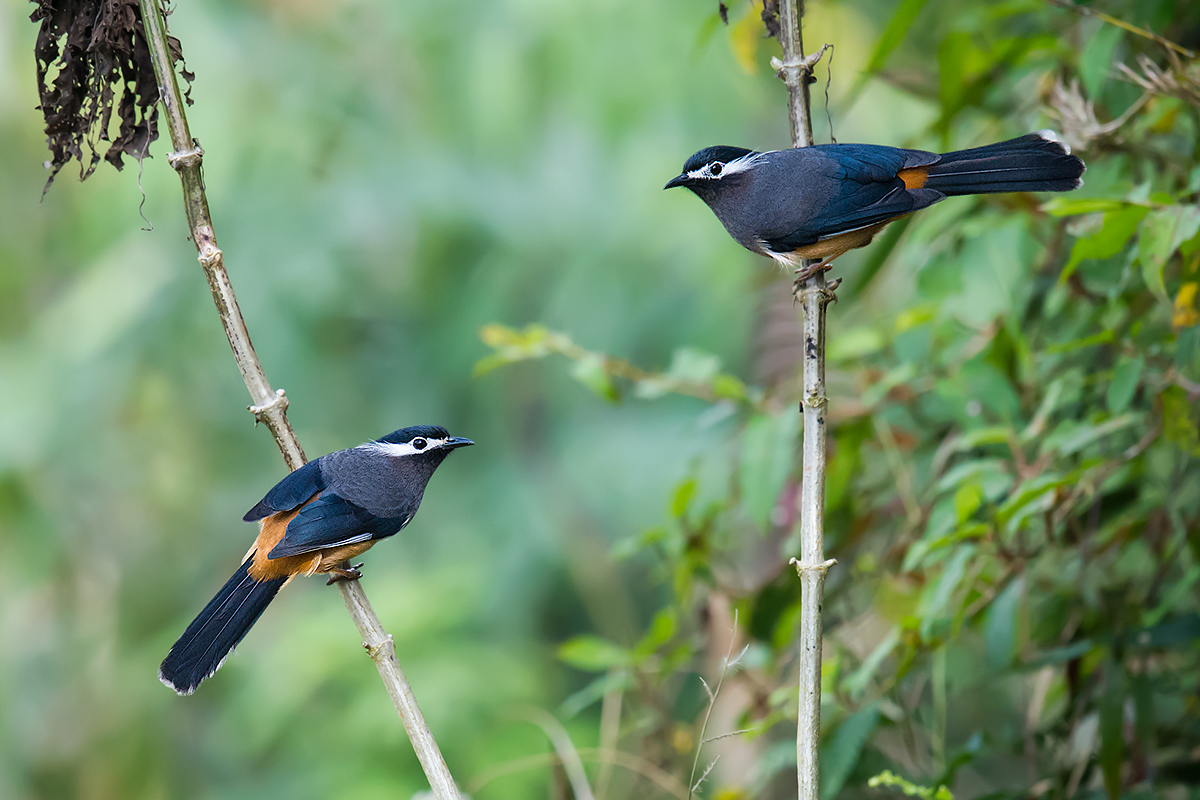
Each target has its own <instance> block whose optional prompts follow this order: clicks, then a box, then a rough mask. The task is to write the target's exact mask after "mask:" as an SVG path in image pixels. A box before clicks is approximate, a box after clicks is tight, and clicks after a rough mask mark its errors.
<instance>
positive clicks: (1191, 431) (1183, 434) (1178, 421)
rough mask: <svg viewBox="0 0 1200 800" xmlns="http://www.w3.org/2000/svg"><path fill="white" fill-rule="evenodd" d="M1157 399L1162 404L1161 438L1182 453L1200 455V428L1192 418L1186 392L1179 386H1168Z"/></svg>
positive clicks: (1190, 405)
mask: <svg viewBox="0 0 1200 800" xmlns="http://www.w3.org/2000/svg"><path fill="white" fill-rule="evenodd" d="M1158 398H1159V402H1161V403H1162V415H1163V436H1165V437H1166V439H1167V441H1168V442H1172V443H1173V444H1175V445H1177V446H1178V447H1179V448H1180V449H1182V450H1183V451H1184V452H1186V453H1191V454H1192V455H1200V428H1198V427H1197V425H1196V419H1195V418H1194V417H1193V416H1192V404H1191V403H1190V402H1188V396H1187V392H1185V391H1184V390H1183V388H1182V387H1179V386H1168V387H1167V388H1166V389H1164V390H1163V391H1162V393H1161V394H1160V395H1159V396H1158Z"/></svg>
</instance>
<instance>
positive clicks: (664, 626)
mask: <svg viewBox="0 0 1200 800" xmlns="http://www.w3.org/2000/svg"><path fill="white" fill-rule="evenodd" d="M678 628H679V621H678V617H677V615H676V612H675V608H674V607H673V606H667V607H666V608H664V609H662V610H661V611H659V612H658V613H657V614H655V615H654V621H653V622H651V623H650V630H648V631H647V632H646V635H645V636H643V637H642V640H641V641H640V642H638V643H637V646H636V647H635V648H634V650H633V654H634V657H635V658H636V659H637V660H638V661H642V660H644V659H646V658H648V657H649V656H651V655H653V654H654V652H655V651H656V650H658V648H660V647H662V646H663V645H664V644H666V643H667V642H669V641H671V639H672V637H674V636H675V631H676V630H677V629H678Z"/></svg>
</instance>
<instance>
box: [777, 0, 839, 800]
mask: <svg viewBox="0 0 1200 800" xmlns="http://www.w3.org/2000/svg"><path fill="white" fill-rule="evenodd" d="M803 18H804V2H803V0H780V3H779V40H780V41H779V44H780V45H781V46H782V48H783V61H782V62H781V63H780V64H779V66H778V67H777V69H778V71H779V76H780V77H781V78H783V82H784V84H785V85H786V86H787V89H788V117H789V119H790V121H791V125H792V146H793V147H812V144H813V133H812V114H811V103H810V99H809V93H808V84H809V83H810V82H811V80H812V69H813V66H814V65H815V64H816V63H817V61H818V60H819V59H820V58H821V55H822V54H823V53H824V52H825V48H826V46H822V47H821V49H820V50H818V51H817V52H816V53H814V54H813V55H811V56H808V57H807V58H806V57H805V55H804V40H803V37H802V35H801V32H800V22H801V20H802V19H803ZM811 263H813V262H807V261H806V262H805V265H806V266H808V265H809V264H811ZM833 288H834V287H832V286H830V285H827V284H826V283H825V273H824V272H817V273H816V274H815V275H813V276H812V277H811V278H809V279H808V280H807V281H805V282H804V284H803V286H801V287H800V289H799V290H798V292H797V297H798V299H799V300H800V304H801V305H802V306H803V307H804V339H803V342H804V393H803V400H802V401H801V411H802V412H803V414H804V452H803V472H802V476H803V477H802V481H801V485H800V559H799V561H796V560H795V559H793V562H794V563H795V564H796V571H797V572H798V573H799V575H800V581H801V595H800V679H799V680H800V702H799V709H798V718H797V722H796V780H797V786H798V789H799V800H817V796H818V793H819V791H820V764H819V763H818V751H819V747H820V743H821V599H822V597H823V596H824V594H825V573H826V571H827V570H828V569H829V566H831V564H830V563H829V562H826V560H825V542H824V538H825V429H826V427H827V423H828V414H829V409H828V406H829V400H828V398H827V397H826V395H825V309H826V307H827V306H828V305H829V303H830V301H831V300H834V299H835V297H834V294H833Z"/></svg>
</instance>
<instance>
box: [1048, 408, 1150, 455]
mask: <svg viewBox="0 0 1200 800" xmlns="http://www.w3.org/2000/svg"><path fill="white" fill-rule="evenodd" d="M1140 420H1141V416H1140V415H1138V414H1123V415H1122V416H1119V417H1113V418H1112V419H1110V420H1107V421H1105V422H1101V423H1099V424H1096V423H1091V422H1079V423H1071V422H1064V423H1062V424H1061V425H1059V426H1058V428H1057V429H1055V431H1054V432H1053V433H1051V434H1050V435H1049V436H1047V437H1046V438H1045V440H1044V441H1043V442H1042V452H1043V453H1048V452H1050V451H1052V450H1054V451H1057V452H1058V453H1059V454H1060V455H1064V456H1069V455H1073V454H1074V453H1078V452H1079V451H1080V450H1082V449H1084V448H1085V447H1087V446H1088V445H1090V444H1092V443H1093V442H1097V441H1099V440H1100V439H1103V438H1104V437H1105V436H1109V435H1111V434H1113V433H1116V432H1117V431H1120V430H1124V429H1125V428H1128V427H1129V426H1130V425H1133V424H1134V423H1136V422H1139V421H1140Z"/></svg>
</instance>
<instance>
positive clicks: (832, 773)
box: [821, 703, 879, 800]
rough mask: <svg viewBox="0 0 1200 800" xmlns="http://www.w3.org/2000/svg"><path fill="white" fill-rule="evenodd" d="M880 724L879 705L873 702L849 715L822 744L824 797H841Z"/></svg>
mask: <svg viewBox="0 0 1200 800" xmlns="http://www.w3.org/2000/svg"><path fill="white" fill-rule="evenodd" d="M878 724H879V704H878V703H872V704H871V705H869V706H867V707H866V708H864V709H863V710H862V711H859V712H858V713H857V714H853V715H851V716H849V717H847V718H846V719H845V721H843V722H842V724H841V725H839V726H838V729H837V730H836V731H835V732H834V734H833V736H832V737H830V738H829V739H828V741H826V743H825V744H824V745H823V746H822V747H821V800H833V798H835V797H837V796H838V793H839V792H840V791H841V790H842V787H843V786H844V785H845V784H846V779H847V778H849V777H850V773H851V771H852V770H853V769H854V766H855V765H856V764H857V763H858V759H859V756H861V755H862V751H863V747H864V746H865V745H866V743H867V740H868V739H869V738H870V737H871V734H872V733H873V732H874V731H875V726H877V725H878Z"/></svg>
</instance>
